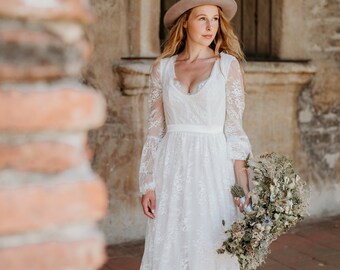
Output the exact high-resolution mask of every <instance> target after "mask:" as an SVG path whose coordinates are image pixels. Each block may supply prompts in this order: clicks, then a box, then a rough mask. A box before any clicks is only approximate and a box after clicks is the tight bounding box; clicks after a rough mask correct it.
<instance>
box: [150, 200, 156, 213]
mask: <svg viewBox="0 0 340 270" xmlns="http://www.w3.org/2000/svg"><path fill="white" fill-rule="evenodd" d="M150 208H151V213H152V214H154V213H155V209H156V199H155V198H154V197H153V198H150Z"/></svg>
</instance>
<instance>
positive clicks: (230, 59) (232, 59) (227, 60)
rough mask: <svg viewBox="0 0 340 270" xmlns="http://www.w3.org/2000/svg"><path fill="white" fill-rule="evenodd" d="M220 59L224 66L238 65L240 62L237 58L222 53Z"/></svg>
mask: <svg viewBox="0 0 340 270" xmlns="http://www.w3.org/2000/svg"><path fill="white" fill-rule="evenodd" d="M220 57H221V61H222V63H223V64H226V65H229V64H231V63H233V62H234V63H235V62H236V63H238V60H237V58H236V57H235V56H233V55H231V54H228V53H225V52H221V53H220Z"/></svg>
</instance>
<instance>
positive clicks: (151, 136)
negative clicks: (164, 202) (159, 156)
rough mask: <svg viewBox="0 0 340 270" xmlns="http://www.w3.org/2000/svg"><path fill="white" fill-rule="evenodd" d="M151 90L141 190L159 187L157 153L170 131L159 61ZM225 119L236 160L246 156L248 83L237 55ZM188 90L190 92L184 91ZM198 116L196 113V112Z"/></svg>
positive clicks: (228, 83)
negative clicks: (157, 180) (246, 86)
mask: <svg viewBox="0 0 340 270" xmlns="http://www.w3.org/2000/svg"><path fill="white" fill-rule="evenodd" d="M173 81H174V84H175V86H176V87H177V89H178V90H179V91H183V90H180V89H181V87H180V84H179V82H178V81H177V80H176V79H175V78H173ZM207 81H208V80H205V81H204V82H202V83H201V84H200V85H199V86H198V88H197V89H196V91H195V94H197V93H198V92H199V91H201V90H202V88H204V86H205V85H206V83H207ZM149 85H150V94H149V98H148V105H149V106H148V107H149V118H148V131H147V137H146V141H145V143H144V146H143V150H142V156H141V161H140V169H139V187H140V193H141V194H145V193H146V192H147V191H149V190H154V189H155V180H154V178H153V167H154V159H155V153H156V151H157V148H158V145H159V143H160V142H161V140H162V138H163V137H164V135H165V133H166V121H165V114H164V105H163V97H162V82H161V74H160V63H158V64H156V65H155V66H154V67H153V69H152V71H151V74H150V83H149ZM225 90H226V95H225V103H226V110H225V121H224V134H225V136H226V139H227V147H228V151H229V152H230V158H231V159H233V160H245V159H246V157H247V155H248V154H251V147H250V142H249V139H248V136H247V135H246V133H245V131H244V129H243V127H242V117H243V111H244V108H245V103H244V86H243V80H242V74H241V70H240V65H239V63H238V61H237V60H236V59H233V60H232V62H231V63H230V68H229V73H228V74H227V79H226V83H225ZM183 94H186V93H183ZM193 117H194V116H193Z"/></svg>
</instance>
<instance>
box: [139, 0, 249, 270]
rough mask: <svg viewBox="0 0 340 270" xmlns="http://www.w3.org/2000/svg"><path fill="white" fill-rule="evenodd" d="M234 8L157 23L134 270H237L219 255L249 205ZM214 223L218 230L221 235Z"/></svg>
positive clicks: (202, 7) (172, 14)
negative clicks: (141, 243) (165, 31)
mask: <svg viewBox="0 0 340 270" xmlns="http://www.w3.org/2000/svg"><path fill="white" fill-rule="evenodd" d="M236 10H237V5H236V3H235V1H234V0H210V1H209V0H208V1H204V0H181V1H179V2H177V3H176V4H174V5H173V6H172V7H171V8H170V9H169V10H168V11H167V13H166V14H165V17H164V23H165V26H166V27H167V28H169V29H170V33H169V38H168V40H167V42H166V43H165V47H164V50H163V52H162V54H161V56H160V57H159V58H158V59H157V60H156V62H155V63H154V65H153V68H152V71H151V76H150V95H149V121H148V133H147V138H146V141H145V144H144V147H143V151H142V156H141V164H140V173H139V184H140V191H141V193H142V200H141V203H142V207H143V211H144V214H145V215H146V216H147V217H148V218H149V219H148V224H147V231H146V240H145V249H144V255H143V259H142V264H141V268H140V269H141V270H222V269H223V270H226V269H228V270H238V269H239V265H238V262H237V259H236V258H235V257H231V256H230V255H228V254H224V255H218V254H217V252H216V249H217V248H219V247H220V245H221V243H222V241H223V237H224V230H225V229H226V228H228V226H230V225H231V224H232V223H233V222H234V220H235V219H236V216H237V211H236V209H237V208H236V207H237V206H238V207H239V210H240V211H241V212H242V211H243V209H244V207H245V206H246V205H247V204H248V203H249V198H248V196H247V200H246V202H245V203H244V204H241V203H240V200H239V199H236V200H235V201H234V200H233V198H232V195H231V194H230V187H231V186H232V185H234V184H235V182H237V183H238V185H241V186H242V187H243V189H244V191H245V193H246V194H248V193H249V183H248V177H247V173H246V171H245V170H244V167H245V159H246V157H247V155H248V154H249V153H251V147H250V143H249V140H248V137H247V135H246V134H245V132H244V130H243V127H242V115H243V111H244V106H245V104H244V90H243V76H242V70H241V67H240V62H242V61H243V60H244V59H243V53H242V51H241V49H240V44H239V41H238V39H237V37H236V36H235V34H234V32H233V29H232V27H231V25H230V20H231V18H232V17H233V16H234V15H235V13H236ZM222 219H223V220H225V221H226V227H223V226H222V222H221V221H222Z"/></svg>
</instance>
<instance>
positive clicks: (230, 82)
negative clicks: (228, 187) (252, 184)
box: [224, 58, 251, 211]
mask: <svg viewBox="0 0 340 270" xmlns="http://www.w3.org/2000/svg"><path fill="white" fill-rule="evenodd" d="M225 91H226V116H225V125H224V133H225V136H226V139H227V144H228V146H229V151H230V156H231V159H233V160H234V171H235V177H236V181H237V184H238V185H239V186H241V187H242V188H243V190H244V192H245V193H246V195H248V194H249V179H248V173H247V170H246V166H245V165H246V163H245V160H246V158H247V156H248V155H249V154H250V155H251V145H250V142H249V139H248V136H247V134H246V133H245V131H244V129H243V125H242V119H243V111H244V108H245V102H244V84H243V79H242V73H241V67H240V64H239V62H238V61H237V59H236V58H234V59H233V60H232V62H231V63H230V68H229V72H228V76H227V82H226V88H225ZM246 198H247V200H246V202H245V204H244V205H241V206H240V210H241V211H243V207H244V206H246V205H247V204H248V203H249V197H248V196H246ZM236 204H237V205H239V201H238V200H237V202H236Z"/></svg>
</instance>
